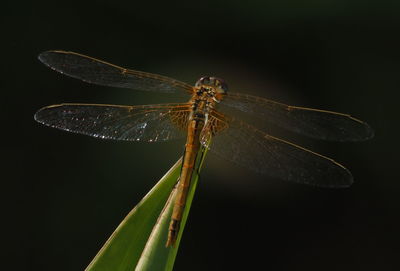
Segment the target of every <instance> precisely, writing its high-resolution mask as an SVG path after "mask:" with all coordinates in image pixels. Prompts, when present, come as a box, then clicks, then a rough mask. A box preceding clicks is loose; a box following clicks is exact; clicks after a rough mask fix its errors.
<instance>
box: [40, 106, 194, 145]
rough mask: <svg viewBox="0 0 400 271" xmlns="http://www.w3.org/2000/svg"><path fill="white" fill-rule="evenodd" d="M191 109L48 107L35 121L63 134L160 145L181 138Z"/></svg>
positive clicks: (170, 107) (183, 107)
mask: <svg viewBox="0 0 400 271" xmlns="http://www.w3.org/2000/svg"><path fill="white" fill-rule="evenodd" d="M188 114H189V106H188V105H187V104H165V105H144V106H119V105H97V104H60V105H52V106H48V107H44V108H42V109H40V110H39V111H38V112H37V113H36V114H35V120H36V121H38V122H40V123H42V124H45V125H47V126H51V127H54V128H58V129H61V130H65V131H69V132H73V133H78V134H84V135H89V136H93V137H98V138H103V139H114V140H127V141H146V142H157V141H167V140H171V139H176V138H181V137H182V136H183V135H184V132H185V128H186V127H187V119H188Z"/></svg>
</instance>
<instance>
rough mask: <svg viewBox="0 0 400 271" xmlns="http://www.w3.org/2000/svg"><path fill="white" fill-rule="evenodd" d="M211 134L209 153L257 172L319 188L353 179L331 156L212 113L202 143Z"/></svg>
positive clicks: (346, 182)
mask: <svg viewBox="0 0 400 271" xmlns="http://www.w3.org/2000/svg"><path fill="white" fill-rule="evenodd" d="M210 126H216V127H217V128H213V127H210ZM213 131H214V132H215V134H213V133H214V132H213ZM210 136H213V138H212V142H211V146H210V151H211V152H213V153H215V154H217V155H219V156H221V157H223V158H225V159H227V160H230V161H233V162H235V163H237V164H239V165H242V166H245V167H247V168H249V169H251V170H254V171H256V172H259V173H263V174H267V175H269V176H272V177H275V178H279V179H283V180H286V181H291V182H297V183H303V184H309V185H314V186H320V187H347V186H349V185H351V184H352V182H353V178H352V175H351V173H350V172H349V171H348V170H347V169H346V168H344V167H343V166H342V165H340V164H338V163H336V162H335V161H333V160H332V159H329V158H327V157H324V156H322V155H319V154H317V153H314V152H312V151H309V150H307V149H305V148H302V147H300V146H297V145H295V144H292V143H289V142H286V141H284V140H281V139H279V138H276V137H272V136H270V135H268V134H265V133H264V132H262V131H260V130H258V129H256V128H254V127H253V126H251V125H249V124H246V123H244V122H242V121H239V120H236V119H229V120H228V119H226V118H225V117H224V116H223V115H222V114H215V113H214V114H212V116H211V117H210V121H209V122H208V123H207V125H206V127H205V128H204V133H203V134H202V135H201V142H202V144H205V142H206V139H207V138H209V137H210Z"/></svg>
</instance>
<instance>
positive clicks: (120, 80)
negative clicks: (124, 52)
mask: <svg viewBox="0 0 400 271" xmlns="http://www.w3.org/2000/svg"><path fill="white" fill-rule="evenodd" d="M39 60H40V61H41V62H43V63H44V64H45V65H47V66H49V67H50V68H52V69H53V70H55V71H58V72H60V73H62V74H65V75H68V76H70V77H73V78H76V79H80V80H82V81H85V82H88V83H92V84H97V85H103V86H111V87H121V88H131V89H136V90H143V91H156V92H165V93H179V94H180V93H192V86H190V85H188V84H186V83H183V82H180V81H178V80H175V79H172V78H169V77H165V76H161V75H157V74H152V73H146V72H141V71H134V70H129V69H125V68H122V67H119V66H116V65H113V64H110V63H107V62H105V61H102V60H98V59H95V58H92V57H89V56H85V55H81V54H78V53H74V52H66V51H47V52H43V53H41V54H40V55H39Z"/></svg>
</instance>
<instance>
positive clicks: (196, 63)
mask: <svg viewBox="0 0 400 271" xmlns="http://www.w3.org/2000/svg"><path fill="white" fill-rule="evenodd" d="M399 15H400V7H399V4H398V1H389V0H382V1H368V2H367V1H365V2H364V1H354V0H353V1H247V2H245V1H209V2H207V1H201V2H194V1H193V2H190V1H182V2H175V1H158V2H153V1H96V2H94V1H66V2H59V1H37V2H28V1H26V2H17V1H14V2H12V3H7V2H4V3H2V11H1V17H0V20H1V29H2V31H1V33H0V35H1V46H2V51H1V81H0V82H1V93H2V99H1V101H2V121H1V123H2V125H1V127H2V128H1V129H2V137H3V139H2V145H3V146H2V158H3V159H2V160H3V161H2V178H1V179H2V189H1V193H2V197H1V198H2V201H3V204H2V206H3V207H4V210H3V214H2V217H3V219H2V224H3V226H5V229H4V230H3V238H4V239H5V240H4V241H3V242H2V244H3V248H5V251H6V253H4V254H3V256H6V257H5V261H4V262H3V263H2V265H3V266H6V267H8V270H83V269H84V268H85V267H86V266H87V264H88V263H89V262H90V261H91V259H92V258H93V257H94V256H95V255H96V253H97V251H98V250H99V249H100V247H101V246H102V245H103V243H104V242H105V240H106V239H107V238H108V236H109V235H110V234H111V233H112V232H113V230H114V229H115V227H116V226H117V225H118V224H119V222H120V221H121V220H122V219H123V218H124V216H125V215H126V214H127V213H128V212H129V210H130V209H131V208H133V206H134V205H135V204H136V203H137V202H139V200H140V199H141V198H142V197H143V196H144V195H145V194H146V193H147V191H148V190H149V189H150V188H151V187H152V186H153V185H154V184H155V183H156V181H157V180H158V179H159V178H160V177H161V176H162V175H163V174H164V173H165V172H166V171H167V170H168V169H169V167H170V166H172V164H173V163H174V162H175V161H176V160H177V159H178V158H179V156H180V155H181V153H182V150H183V142H171V143H156V144H146V143H127V142H111V141H101V140H97V139H93V138H89V137H85V136H79V135H74V134H69V133H65V132H61V131H58V130H55V129H50V128H46V127H44V126H42V125H40V124H38V123H36V122H34V120H33V114H34V113H35V111H36V110H37V109H39V108H40V107H42V106H45V105H49V104H54V103H61V102H88V103H117V104H118V103H119V104H147V103H154V102H159V101H169V100H168V98H165V97H163V96H160V95H158V94H153V93H139V92H137V91H132V90H123V89H113V88H107V87H99V86H93V85H88V84H85V83H83V82H80V81H78V80H74V79H71V78H68V77H65V76H62V75H60V74H57V73H55V72H53V71H51V70H50V69H48V68H46V67H45V66H44V65H42V64H41V63H40V62H39V61H38V60H37V55H38V54H39V53H40V52H42V51H45V50H49V49H64V50H71V51H76V52H80V53H83V54H87V55H90V56H93V57H97V58H100V59H104V60H107V61H109V62H112V63H115V64H117V65H123V66H125V67H130V68H134V69H138V70H143V71H147V72H153V73H159V74H163V75H167V76H170V77H174V78H177V79H179V80H182V81H185V82H188V83H194V82H195V81H196V80H197V79H198V78H199V77H200V76H203V75H216V76H219V77H222V78H224V79H225V80H226V81H227V82H228V84H229V86H230V88H231V90H236V91H241V92H247V93H250V94H256V95H259V96H263V97H267V98H271V99H274V100H278V101H281V102H285V103H290V104H296V105H300V106H308V107H315V108H321V109H326V110H333V111H338V112H344V113H350V114H352V115H354V116H356V117H358V118H360V119H362V120H365V121H367V122H368V123H369V124H370V125H371V126H372V127H373V128H374V130H375V132H376V136H375V138H374V139H373V140H371V141H368V142H361V143H332V142H319V141H305V140H303V139H301V138H298V137H294V141H295V142H298V143H301V144H303V145H305V146H307V147H309V148H312V149H313V150H316V151H318V152H320V153H322V154H324V155H327V156H329V157H332V158H334V159H335V160H337V161H339V162H341V163H343V164H344V165H346V166H347V167H348V168H349V169H350V170H351V172H352V173H353V175H354V178H355V184H354V185H353V186H352V187H351V188H349V189H342V190H326V189H325V190H324V189H317V188H312V187H307V186H302V185H297V184H291V183H285V182H281V181H277V180H272V179H270V178H268V177H264V176H259V175H257V174H253V173H252V172H249V171H247V170H246V169H241V168H238V167H236V166H234V165H233V164H231V163H228V162H225V161H222V160H220V159H218V158H215V157H213V156H212V155H209V156H208V157H207V161H206V166H205V168H204V169H203V171H202V179H201V182H200V185H199V187H198V190H197V193H196V197H195V201H194V203H193V206H192V210H191V214H190V217H189V221H188V225H187V227H186V229H185V233H184V237H183V241H182V244H181V247H180V251H179V254H178V257H177V260H176V266H175V270H251V269H255V270H398V269H399V264H398V259H397V257H398V256H399V252H400V251H399V241H400V238H399V237H400V234H399V227H400V222H399V211H398V209H399V208H400V200H399V195H400V191H399V188H400V184H399V181H400V180H399V174H398V170H397V168H398V167H399V165H398V162H399V161H398V160H399V159H398V148H399V144H398V134H399V128H398V113H397V112H398V98H399V94H398V93H399V91H400V79H399V78H400V76H399V72H400V61H399V60H400V57H399V48H400V38H399V32H400V31H399V27H400V17H399ZM396 267H397V268H396Z"/></svg>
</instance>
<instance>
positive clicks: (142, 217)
mask: <svg viewBox="0 0 400 271" xmlns="http://www.w3.org/2000/svg"><path fill="white" fill-rule="evenodd" d="M205 154H206V150H205V149H203V148H202V149H201V150H200V151H199V154H198V157H197V160H196V165H195V170H194V172H193V175H192V180H191V185H190V188H189V194H188V198H187V202H186V206H185V210H184V213H183V217H182V221H181V225H180V230H179V234H178V239H177V241H176V243H175V245H174V246H173V247H168V248H166V247H165V244H166V241H167V235H168V227H169V222H170V218H171V213H172V209H173V203H174V197H175V191H176V190H175V189H174V186H175V184H176V182H177V180H178V178H179V174H180V170H181V160H179V161H178V162H176V163H175V165H174V166H173V167H172V168H171V169H170V170H169V171H168V172H167V173H166V174H165V175H164V177H162V178H161V180H160V181H159V182H158V183H157V184H156V185H155V186H154V187H153V188H152V189H151V190H150V192H149V193H148V194H147V195H146V196H145V197H144V198H143V199H142V200H141V201H140V202H139V204H138V205H137V206H136V207H135V208H134V209H133V210H132V211H131V212H130V213H129V214H128V215H127V216H126V217H125V219H124V220H123V221H122V222H121V224H120V225H119V226H118V227H117V229H116V230H115V231H114V233H113V234H112V235H111V237H110V238H109V239H108V240H107V242H106V243H105V244H104V246H103V247H102V248H101V250H100V251H99V252H98V254H97V255H96V257H95V258H94V259H93V260H92V262H91V263H90V264H89V266H88V267H87V268H86V270H87V271H100V270H101V271H103V270H104V271H106V270H107V271H109V270H113V271H114V270H115V271H125V270H130V271H131V270H140V271H142V270H172V268H173V264H174V261H175V257H176V254H177V251H178V247H179V243H180V240H181V237H182V232H183V229H184V227H185V224H186V220H187V217H188V214H189V210H190V206H191V203H192V200H193V196H194V192H195V189H196V186H197V181H198V178H199V172H200V169H201V166H202V163H203V160H204V157H205Z"/></svg>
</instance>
